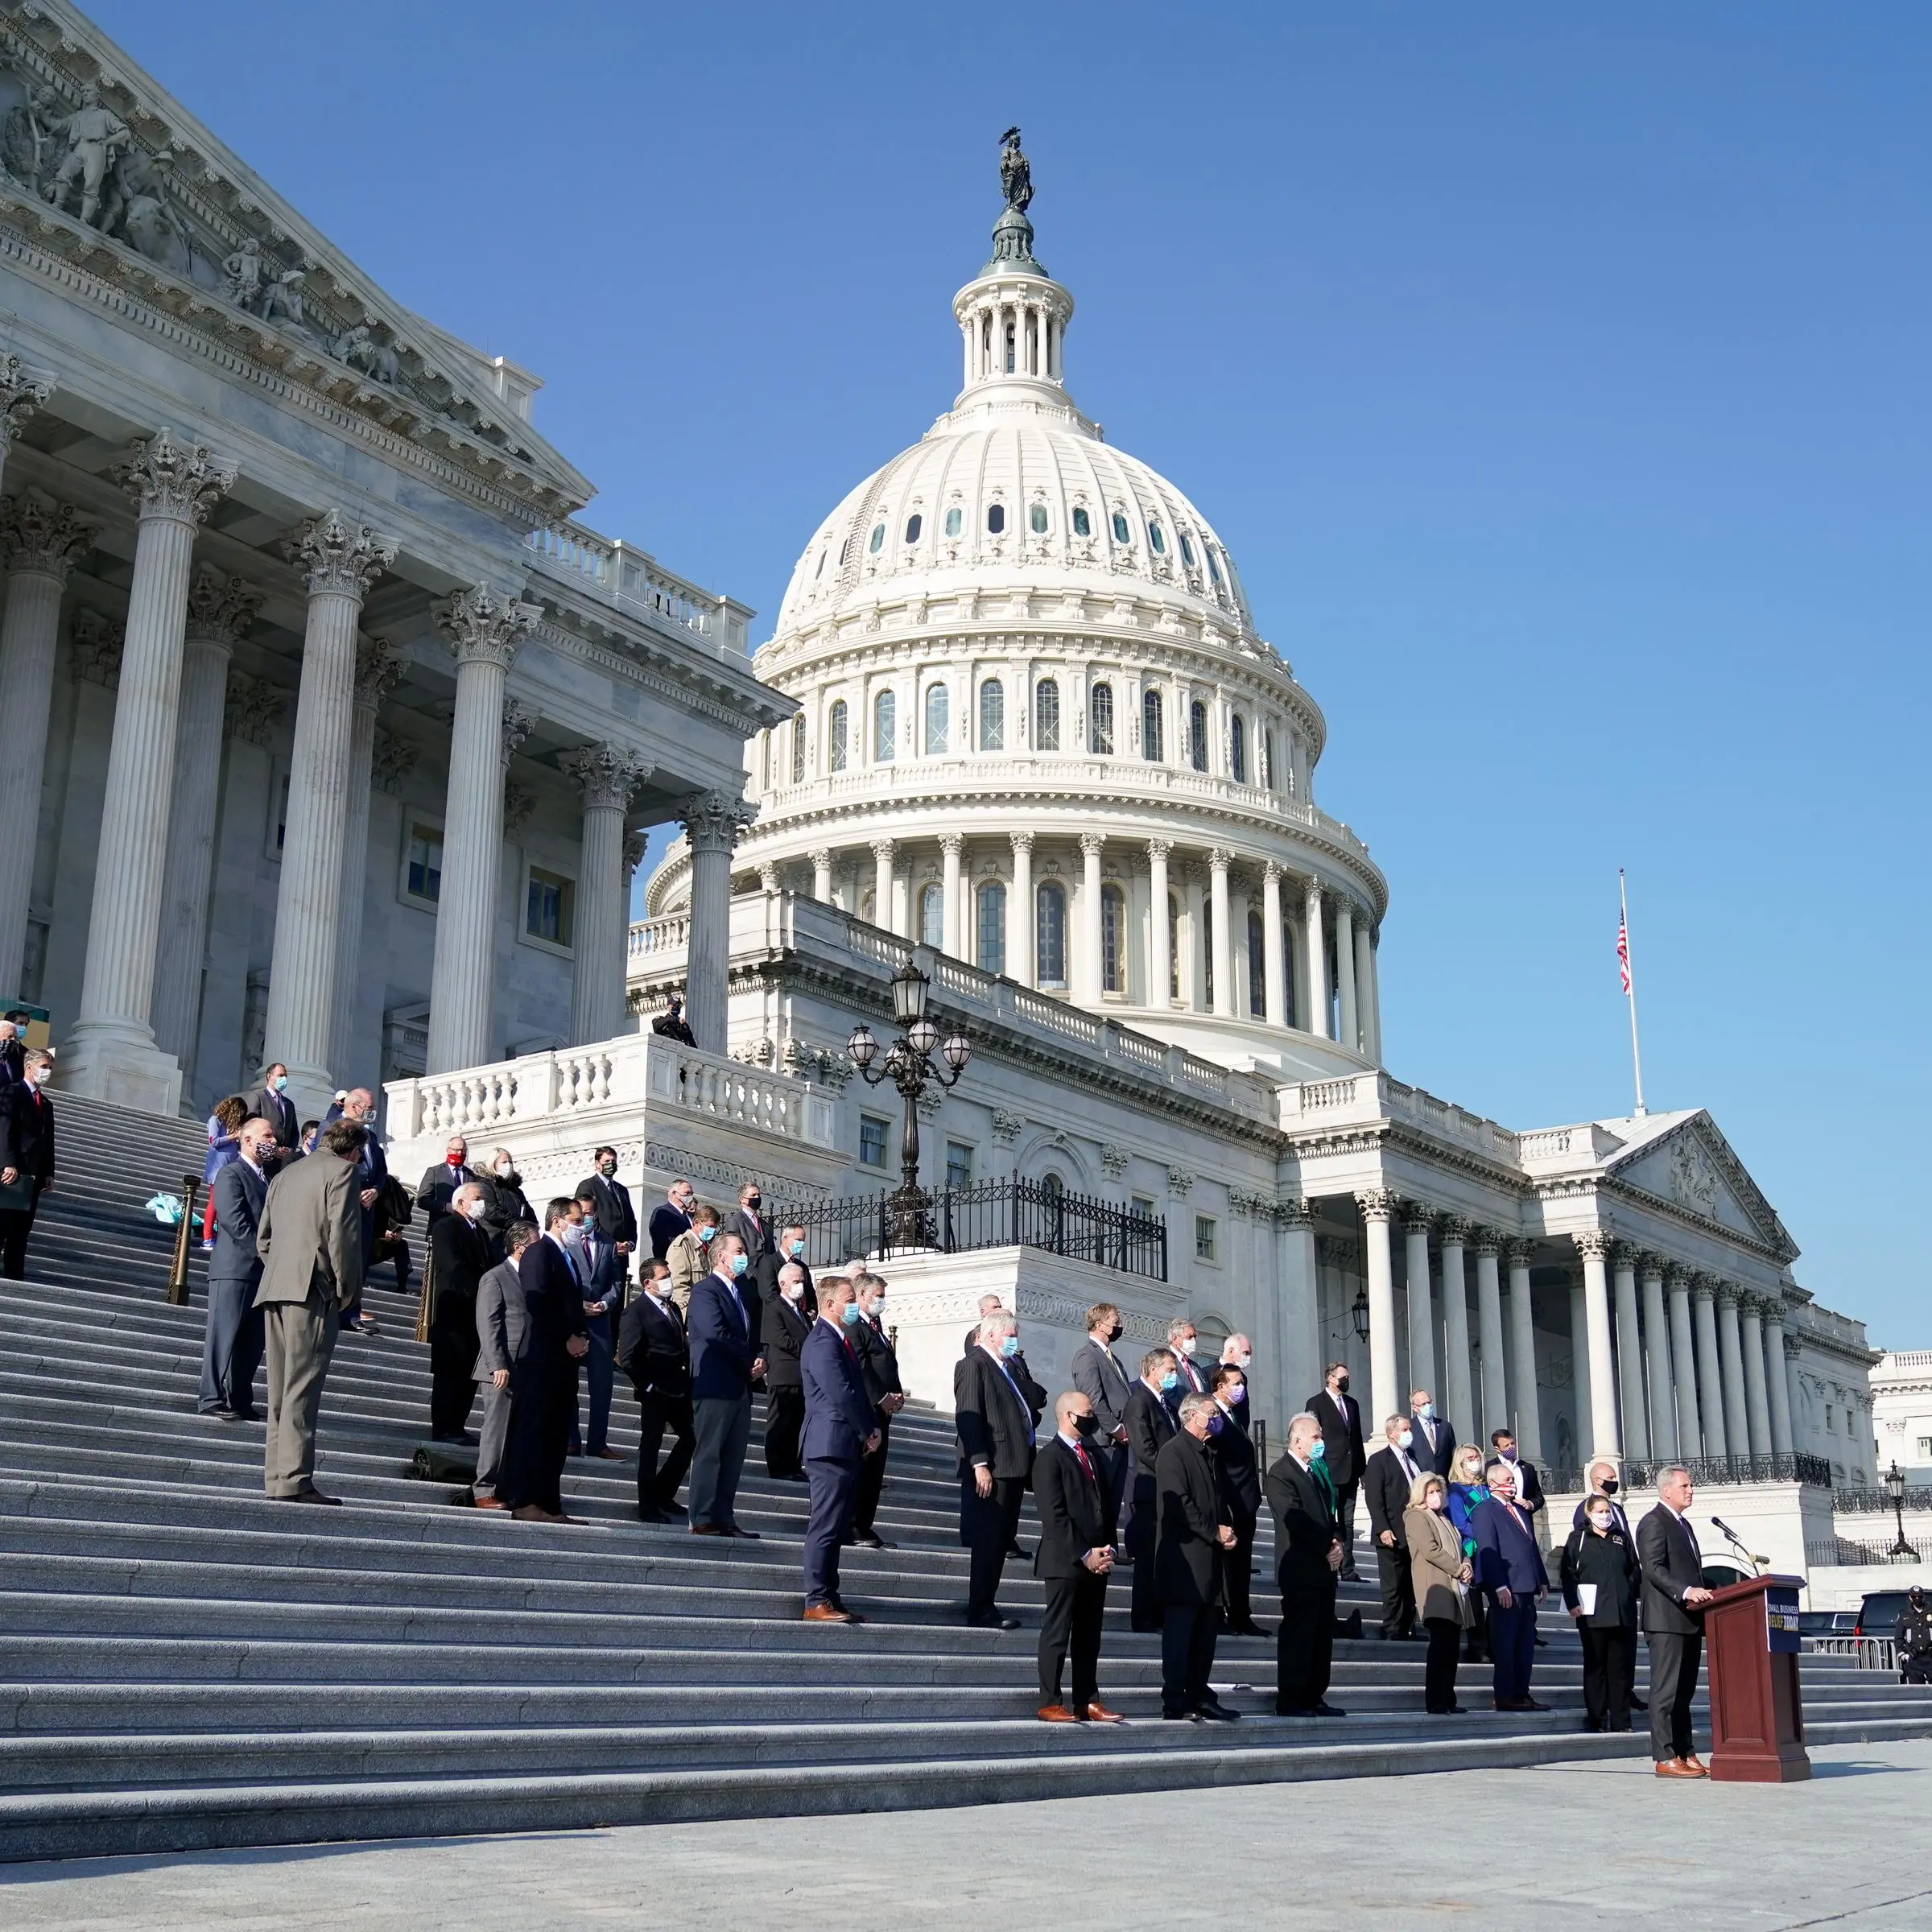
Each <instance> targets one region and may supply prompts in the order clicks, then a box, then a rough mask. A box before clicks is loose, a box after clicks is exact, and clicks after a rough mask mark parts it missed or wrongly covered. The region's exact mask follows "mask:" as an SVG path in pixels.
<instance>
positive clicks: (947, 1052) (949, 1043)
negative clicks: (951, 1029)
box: [939, 1033, 972, 1073]
mask: <svg viewBox="0 0 1932 1932" xmlns="http://www.w3.org/2000/svg"><path fill="white" fill-rule="evenodd" d="M939 1053H940V1055H941V1056H942V1058H943V1059H944V1060H945V1062H946V1064H947V1066H948V1067H951V1068H952V1071H954V1072H955V1073H960V1072H963V1071H964V1070H965V1066H966V1063H967V1062H968V1060H969V1059H972V1041H971V1040H969V1039H968V1038H967V1037H966V1036H965V1034H963V1033H949V1034H947V1036H946V1043H945V1045H944V1046H943V1047H940V1049H939Z"/></svg>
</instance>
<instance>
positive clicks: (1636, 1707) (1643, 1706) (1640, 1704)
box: [1630, 1697, 1650, 1711]
mask: <svg viewBox="0 0 1932 1932" xmlns="http://www.w3.org/2000/svg"><path fill="white" fill-rule="evenodd" d="M1630 1708H1631V1709H1632V1710H1633V1711H1648V1710H1649V1708H1650V1707H1649V1705H1648V1704H1647V1703H1645V1702H1644V1700H1643V1699H1641V1697H1633V1698H1632V1699H1631V1700H1630Z"/></svg>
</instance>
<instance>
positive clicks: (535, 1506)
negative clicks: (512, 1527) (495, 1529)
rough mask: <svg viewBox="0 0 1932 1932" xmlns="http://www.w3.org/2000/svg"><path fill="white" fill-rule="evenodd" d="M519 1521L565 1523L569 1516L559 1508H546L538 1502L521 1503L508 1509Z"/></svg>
mask: <svg viewBox="0 0 1932 1932" xmlns="http://www.w3.org/2000/svg"><path fill="white" fill-rule="evenodd" d="M510 1514H511V1515H512V1516H514V1517H515V1518H516V1520H517V1521H518V1522H519V1523H567V1522H568V1521H570V1518H569V1517H567V1516H565V1515H564V1513H562V1512H561V1511H560V1510H556V1509H545V1508H544V1507H543V1505H542V1504H540V1503H522V1504H520V1505H518V1507H517V1508H516V1509H513V1510H511V1511H510Z"/></svg>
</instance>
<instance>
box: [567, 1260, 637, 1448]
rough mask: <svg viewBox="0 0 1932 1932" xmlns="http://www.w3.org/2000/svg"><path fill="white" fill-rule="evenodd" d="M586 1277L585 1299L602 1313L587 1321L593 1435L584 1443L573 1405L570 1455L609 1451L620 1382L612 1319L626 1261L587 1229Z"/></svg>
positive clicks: (587, 1376)
mask: <svg viewBox="0 0 1932 1932" xmlns="http://www.w3.org/2000/svg"><path fill="white" fill-rule="evenodd" d="M577 1261H578V1265H579V1266H580V1268H581V1269H582V1270H583V1274H584V1290H583V1294H584V1300H585V1301H587V1302H597V1304H598V1306H599V1308H600V1309H601V1313H599V1314H597V1315H586V1316H585V1317H584V1327H585V1329H586V1331H588V1334H589V1336H590V1353H589V1354H588V1355H587V1356H584V1381H585V1382H586V1383H587V1384H588V1386H589V1389H590V1431H589V1434H588V1437H586V1438H584V1439H581V1440H580V1439H579V1437H578V1435H577V1417H576V1403H575V1402H572V1405H571V1418H570V1452H571V1454H572V1455H576V1454H577V1453H578V1451H579V1450H580V1448H583V1447H588V1449H589V1451H590V1453H591V1454H592V1455H596V1454H597V1451H599V1450H600V1449H602V1448H605V1447H608V1437H609V1431H610V1392H611V1388H612V1385H613V1384H614V1383H615V1381H616V1380H617V1355H616V1349H615V1346H614V1338H613V1335H612V1334H611V1326H610V1325H611V1318H612V1316H613V1314H614V1313H615V1312H616V1310H617V1304H618V1303H619V1302H621V1301H622V1300H623V1298H624V1257H623V1256H622V1255H621V1254H619V1253H617V1248H616V1246H615V1245H613V1242H612V1241H610V1240H609V1237H608V1236H605V1234H604V1233H603V1232H601V1230H600V1229H597V1228H591V1227H588V1225H587V1226H586V1228H585V1229H584V1245H583V1246H582V1247H581V1248H580V1249H578V1250H577Z"/></svg>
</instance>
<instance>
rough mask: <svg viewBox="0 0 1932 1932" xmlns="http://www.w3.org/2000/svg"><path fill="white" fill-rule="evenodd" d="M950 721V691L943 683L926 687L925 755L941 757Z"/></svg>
mask: <svg viewBox="0 0 1932 1932" xmlns="http://www.w3.org/2000/svg"><path fill="white" fill-rule="evenodd" d="M951 726H952V692H951V691H948V690H947V688H946V687H945V686H944V685H943V684H928V685H927V687H926V755H927V758H944V757H945V755H946V745H947V737H949V736H950V733H951Z"/></svg>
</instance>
